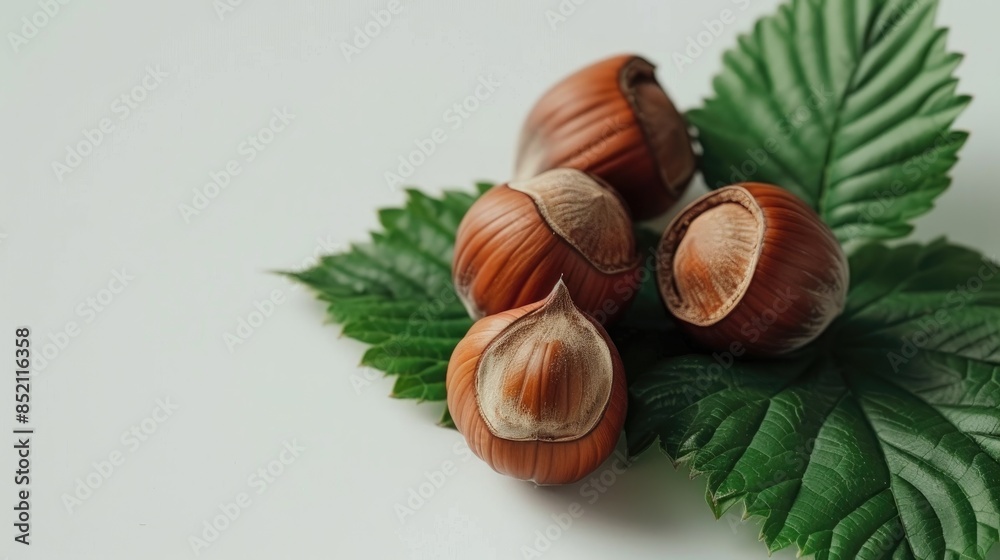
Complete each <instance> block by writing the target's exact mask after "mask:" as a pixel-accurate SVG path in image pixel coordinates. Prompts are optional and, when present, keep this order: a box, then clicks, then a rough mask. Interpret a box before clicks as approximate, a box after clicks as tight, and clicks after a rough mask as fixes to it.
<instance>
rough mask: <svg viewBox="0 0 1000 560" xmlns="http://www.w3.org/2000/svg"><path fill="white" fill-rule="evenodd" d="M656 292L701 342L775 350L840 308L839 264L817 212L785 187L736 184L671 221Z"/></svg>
mask: <svg viewBox="0 0 1000 560" xmlns="http://www.w3.org/2000/svg"><path fill="white" fill-rule="evenodd" d="M657 278H658V283H659V288H660V294H661V295H662V297H663V300H664V302H665V303H666V305H667V308H668V309H669V311H670V312H671V314H673V315H674V316H675V317H676V318H677V319H679V320H680V321H681V323H682V325H683V326H685V327H686V330H687V331H688V332H689V333H690V334H691V335H692V336H693V337H694V338H695V339H696V340H698V341H699V342H700V343H702V344H704V345H705V346H707V347H709V348H712V349H718V350H728V349H730V348H731V347H732V345H733V344H739V345H741V346H742V347H743V348H746V350H747V352H748V353H750V354H754V355H776V354H783V353H787V352H790V351H793V350H796V349H798V348H801V347H802V346H804V345H806V344H808V343H809V342H811V341H812V340H815V339H816V337H818V336H819V335H820V334H822V332H823V330H824V329H826V327H827V326H828V325H829V324H830V323H831V322H832V321H833V320H834V319H835V318H836V317H837V315H839V314H840V312H841V311H842V310H843V307H844V302H845V299H846V295H847V288H848V283H849V274H848V265H847V259H846V257H845V255H844V252H843V250H842V248H841V247H840V244H839V243H838V242H837V239H836V238H835V237H834V235H833V233H832V232H831V231H830V229H829V228H828V227H827V226H826V225H825V224H824V223H823V222H822V221H821V220H820V218H819V216H817V215H816V213H815V212H814V211H813V210H812V208H810V207H808V206H807V205H806V204H805V203H803V202H802V201H801V200H799V199H798V198H797V197H795V195H793V194H792V193H790V192H789V191H787V190H785V189H782V188H780V187H776V186H774V185H766V184H762V183H743V184H740V185H733V186H729V187H724V188H722V189H719V190H717V191H713V192H710V193H708V194H706V195H704V196H703V197H701V198H699V199H698V200H695V201H694V202H692V203H691V204H690V205H689V206H688V207H687V208H685V209H684V210H683V211H682V212H681V213H680V214H678V216H677V217H676V218H675V219H674V220H673V222H671V224H670V226H669V227H668V228H667V231H666V232H665V233H664V235H663V238H662V240H661V242H660V248H659V258H658V261H657Z"/></svg>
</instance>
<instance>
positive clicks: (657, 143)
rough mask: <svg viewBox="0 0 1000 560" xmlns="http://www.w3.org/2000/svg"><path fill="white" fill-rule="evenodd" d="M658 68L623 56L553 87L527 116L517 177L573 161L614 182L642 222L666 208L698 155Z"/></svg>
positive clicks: (685, 182) (687, 179) (681, 188)
mask: <svg viewBox="0 0 1000 560" xmlns="http://www.w3.org/2000/svg"><path fill="white" fill-rule="evenodd" d="M654 69H655V67H654V66H653V64H651V63H650V62H649V61H647V60H645V59H643V58H641V57H639V56H635V55H620V56H615V57H612V58H608V59H606V60H602V61H600V62H597V63H595V64H592V65H590V66H587V67H585V68H583V69H581V70H579V71H577V72H575V73H574V74H571V75H570V76H568V77H566V78H564V79H563V80H562V81H560V82H559V83H557V84H556V85H555V86H553V87H552V88H551V89H550V90H548V91H547V92H546V93H545V94H544V95H543V96H542V97H541V99H539V100H538V102H537V103H536V104H535V106H534V107H533V108H532V110H531V112H530V113H529V114H528V117H527V119H526V120H525V122H524V126H523V128H522V130H521V136H520V141H519V144H518V149H517V159H516V163H515V166H514V177H515V178H518V179H521V178H527V177H532V176H534V175H536V174H538V173H541V172H542V171H545V170H548V169H553V168H556V167H572V168H574V169H580V170H583V171H587V172H589V173H593V174H594V175H597V176H599V177H601V178H603V179H604V180H606V181H607V182H608V183H610V184H611V185H612V186H613V187H614V188H615V189H617V190H618V192H620V193H621V195H622V197H623V198H624V199H625V202H626V204H628V207H629V209H630V210H631V211H632V215H633V216H634V217H635V218H636V219H637V220H645V219H648V218H653V217H656V216H658V215H660V214H662V213H664V212H665V211H666V210H667V209H669V208H670V207H671V206H672V205H673V204H674V203H675V202H676V201H677V200H678V199H679V198H680V197H681V195H682V194H683V193H684V189H685V188H687V185H688V183H689V182H690V181H691V178H692V177H693V176H694V173H695V170H696V160H695V155H694V152H693V150H692V148H691V139H690V137H689V135H688V130H687V124H686V123H685V121H684V118H683V117H682V116H681V114H680V113H679V112H678V111H677V109H676V108H675V107H674V105H673V103H672V102H671V101H670V98H669V97H667V94H666V93H665V92H664V90H663V88H662V87H661V86H660V84H659V83H658V82H657V81H656V77H655V74H654Z"/></svg>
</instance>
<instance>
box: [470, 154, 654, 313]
mask: <svg viewBox="0 0 1000 560" xmlns="http://www.w3.org/2000/svg"><path fill="white" fill-rule="evenodd" d="M638 267H639V255H638V253H637V251H636V244H635V236H634V233H633V231H632V220H631V219H630V218H629V214H628V210H626V208H625V205H624V204H623V203H622V202H621V200H620V198H619V196H618V195H617V194H616V193H615V192H614V191H613V190H612V189H611V188H610V187H608V186H607V185H604V184H602V183H601V182H600V180H599V179H596V178H594V177H592V176H590V175H587V174H586V173H583V172H581V171H577V170H574V169H554V170H552V171H548V172H545V173H542V174H541V175H538V176H537V177H534V178H532V179H527V180H522V181H512V182H510V183H508V184H504V185H498V186H495V187H493V188H492V189H490V190H489V191H487V192H486V193H485V194H483V196H481V197H480V198H479V200H477V201H476V202H475V203H474V204H473V205H472V207H471V208H470V209H469V211H468V213H466V215H465V217H463V218H462V222H461V223H460V224H459V226H458V233H457V235H456V240H455V256H454V260H453V262H452V278H453V280H454V282H455V290H456V292H457V293H458V296H459V298H460V299H461V300H462V302H463V303H464V304H465V307H466V309H468V311H469V315H471V316H472V318H474V319H478V318H480V317H484V316H486V315H493V314H496V313H499V312H501V311H506V310H508V309H513V308H515V307H520V306H522V305H526V304H529V303H532V302H535V301H538V300H540V299H542V298H544V297H545V295H546V294H548V293H549V290H551V289H552V286H553V284H555V283H556V281H557V280H559V278H560V277H561V278H563V279H564V280H565V282H566V286H567V288H568V289H569V292H570V294H571V295H572V297H573V300H574V301H575V302H576V304H577V305H579V306H580V308H581V309H583V310H584V311H585V312H587V313H588V314H590V315H592V316H594V317H596V318H597V319H598V320H599V321H601V322H602V323H605V322H607V321H611V320H614V319H615V318H617V317H618V316H620V315H621V314H622V313H623V312H624V311H625V308H626V307H627V305H628V303H629V302H630V301H631V300H632V298H633V297H634V296H635V294H636V292H637V291H638V288H637V286H638V278H637V271H638Z"/></svg>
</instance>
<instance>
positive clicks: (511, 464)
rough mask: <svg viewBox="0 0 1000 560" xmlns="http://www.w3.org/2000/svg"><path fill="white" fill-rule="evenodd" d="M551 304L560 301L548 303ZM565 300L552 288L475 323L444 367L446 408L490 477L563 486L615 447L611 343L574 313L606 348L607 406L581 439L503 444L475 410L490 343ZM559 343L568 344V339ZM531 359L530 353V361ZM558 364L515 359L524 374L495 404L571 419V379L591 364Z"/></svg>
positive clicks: (619, 419) (615, 376)
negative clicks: (552, 412)
mask: <svg viewBox="0 0 1000 560" xmlns="http://www.w3.org/2000/svg"><path fill="white" fill-rule="evenodd" d="M560 284H561V283H560ZM560 289H561V293H560ZM554 299H556V300H562V302H563V303H562V304H560V303H558V302H557V303H555V304H553V303H552V302H553V300H554ZM565 302H568V304H569V305H572V300H570V299H569V295H568V293H567V292H566V290H565V288H564V287H562V286H557V287H556V289H555V290H553V292H552V293H551V294H550V295H549V297H547V298H546V299H545V300H543V301H538V302H535V303H532V304H529V305H525V306H523V307H519V308H517V309H512V310H509V311H504V312H502V313H498V314H496V315H491V316H489V317H486V318H484V319H481V320H479V321H478V322H476V323H475V325H473V327H472V328H471V329H470V330H469V332H468V333H467V334H466V335H465V338H463V339H462V341H461V342H459V344H458V346H457V347H456V348H455V350H454V352H453V353H452V356H451V360H450V362H449V363H448V374H447V381H446V388H447V393H448V409H449V410H450V412H451V417H452V419H453V420H454V422H455V426H456V427H457V428H458V431H459V432H461V433H462V435H463V436H464V437H465V439H466V441H467V442H468V444H469V448H470V449H471V450H472V451H473V453H475V454H476V456H478V457H479V458H481V459H482V460H483V461H485V462H486V463H487V464H489V465H490V466H491V467H492V468H493V469H494V470H496V471H497V472H499V473H501V474H505V475H508V476H511V477H514V478H517V479H521V480H531V481H534V482H535V483H537V484H569V483H572V482H576V481H578V480H580V479H582V478H583V477H585V476H587V475H588V474H589V473H591V472H593V471H594V470H595V469H597V468H598V467H599V466H600V465H601V463H603V462H604V460H605V459H607V458H608V457H609V456H610V455H611V453H612V452H613V451H614V449H615V446H616V444H617V442H618V438H619V435H620V434H621V430H622V427H623V425H624V423H625V413H626V408H627V406H628V396H627V387H626V380H625V372H624V368H623V366H622V362H621V358H620V356H619V355H618V351H617V349H616V348H615V346H614V343H612V341H611V339H610V337H609V336H608V333H607V332H606V331H605V330H604V328H603V327H602V326H601V324H600V323H599V322H597V321H596V320H594V319H593V318H592V317H590V316H588V315H586V314H584V313H582V312H579V310H578V309H576V311H577V313H578V315H577V317H578V318H582V319H583V320H585V321H587V322H589V324H590V325H592V326H593V329H595V330H596V333H597V334H598V335H599V338H600V339H601V340H603V342H604V344H606V345H607V350H608V358H609V359H610V362H609V363H610V367H611V377H610V386H609V387H608V392H607V400H606V402H605V403H604V404H603V407H602V409H601V410H600V411H599V416H598V417H596V418H597V420H596V422H595V423H593V425H592V427H590V428H589V430H587V431H586V433H583V434H576V435H574V436H572V437H561V438H558V440H555V439H554V438H547V437H546V436H545V435H544V434H542V435H536V436H533V437H524V438H517V439H505V438H503V437H500V436H498V435H497V434H495V433H494V431H495V428H493V427H491V425H490V424H489V423H488V422H487V420H486V419H485V418H486V417H487V416H488V415H486V414H484V412H483V409H482V408H481V407H480V401H481V398H480V395H479V394H477V382H478V376H479V375H480V373H479V370H480V367H481V363H482V361H483V360H484V356H485V355H487V353H489V352H490V351H491V350H490V349H491V345H493V344H495V343H496V341H497V340H498V337H502V335H503V334H504V333H505V332H508V330H509V329H514V328H517V327H518V326H519V324H520V322H523V321H526V320H530V319H532V318H533V317H535V316H537V314H539V313H542V312H544V311H545V307H546V306H547V305H565ZM555 342H558V341H555ZM565 344H566V345H568V346H569V345H572V344H573V342H572V339H570V340H567V341H565ZM593 345H594V340H589V344H588V346H587V347H585V348H582V350H585V351H586V350H593V348H594V346H593ZM570 350H572V348H570ZM577 350H581V349H580V348H578V349H577ZM542 353H543V354H544V353H545V352H542ZM538 354H539V352H534V353H533V356H536V357H537V356H538ZM565 361H566V360H560V359H546V360H542V359H541V358H540V357H538V359H529V360H523V361H519V362H518V363H520V364H521V365H522V366H523V368H522V369H523V370H524V374H523V378H521V379H517V380H516V381H517V383H515V384H513V387H511V383H510V382H507V383H506V384H505V385H504V394H503V396H502V399H503V400H504V401H506V402H507V404H513V405H515V406H519V407H522V410H527V411H529V412H522V413H523V414H527V415H528V416H529V417H532V418H537V417H540V416H543V415H544V412H543V410H544V409H545V408H546V407H556V408H558V409H559V414H560V415H562V416H567V415H569V416H572V415H573V414H575V413H576V409H575V406H574V405H575V402H573V401H572V399H574V398H575V395H577V394H578V393H579V386H580V383H581V382H582V381H581V379H579V378H580V377H581V376H585V375H589V374H591V373H592V372H591V371H590V370H589V369H588V368H590V367H592V365H591V364H588V363H580V364H575V363H565ZM606 374H607V372H602V373H601V375H606ZM482 400H485V399H482ZM556 428H557V429H558V426H557V427H556Z"/></svg>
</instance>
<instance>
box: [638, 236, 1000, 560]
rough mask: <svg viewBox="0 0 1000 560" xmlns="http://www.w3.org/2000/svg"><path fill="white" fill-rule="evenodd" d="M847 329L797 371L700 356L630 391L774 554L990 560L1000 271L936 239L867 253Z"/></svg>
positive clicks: (678, 360)
mask: <svg viewBox="0 0 1000 560" xmlns="http://www.w3.org/2000/svg"><path fill="white" fill-rule="evenodd" d="M851 270H852V274H853V278H852V288H851V291H850V294H849V300H848V306H847V309H846V311H845V312H844V314H843V316H842V317H840V318H839V319H838V321H837V322H836V323H835V324H834V325H833V326H832V328H831V329H830V330H829V331H828V332H827V333H826V334H825V335H824V337H823V338H821V339H820V341H818V343H816V344H813V345H811V346H809V347H808V348H807V349H806V350H804V351H802V352H799V353H797V354H796V355H794V356H792V357H790V358H788V359H785V360H773V361H767V362H763V361H759V362H754V361H748V360H742V361H741V360H732V359H731V357H730V356H725V355H723V356H718V355H716V356H711V355H698V354H689V355H686V356H681V357H673V358H665V359H663V360H661V361H659V362H658V363H657V364H656V365H654V366H652V367H649V368H646V369H645V371H644V372H643V374H642V375H641V376H640V377H639V378H638V379H637V380H636V381H634V382H633V383H632V384H631V386H630V391H631V397H632V402H631V403H630V417H629V421H628V425H627V426H626V432H627V435H628V440H629V446H630V450H631V452H632V453H633V454H635V453H638V452H640V451H641V450H643V449H645V448H646V447H647V446H649V445H650V444H652V443H653V442H654V441H656V440H657V439H659V440H660V445H661V447H662V448H663V450H664V451H665V452H666V453H667V454H668V455H669V456H670V457H672V458H673V459H674V460H675V461H678V462H681V463H683V464H686V465H688V466H690V468H691V471H692V473H693V474H702V475H704V476H705V478H706V479H707V486H708V498H709V502H710V505H711V506H712V509H713V511H714V512H715V514H716V515H717V516H720V515H722V514H723V513H725V512H726V511H727V510H728V509H729V508H731V507H733V506H734V505H736V504H743V505H744V507H745V510H746V515H747V516H756V517H760V518H762V520H763V523H762V528H761V537H762V538H763V540H764V541H765V543H766V544H767V546H768V549H769V550H772V551H773V550H777V549H780V548H784V547H787V546H791V545H795V546H796V547H797V548H798V549H799V551H800V552H801V553H802V554H805V555H815V557H816V558H819V559H850V558H889V557H891V558H984V557H985V556H986V554H987V552H988V551H989V549H990V548H991V547H992V545H993V544H994V543H995V542H996V541H997V538H998V529H1000V270H998V268H997V265H995V264H993V263H991V262H989V261H987V260H985V259H983V258H982V257H981V256H980V255H979V254H977V253H975V252H973V251H970V250H967V249H963V248H960V247H956V246H953V245H949V244H947V243H945V242H943V241H938V242H935V243H932V244H929V245H926V246H920V245H907V246H903V247H899V248H895V249H889V248H886V247H884V246H881V245H868V246H865V247H863V248H861V249H860V250H859V251H858V252H857V253H856V254H855V255H854V256H852V258H851Z"/></svg>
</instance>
